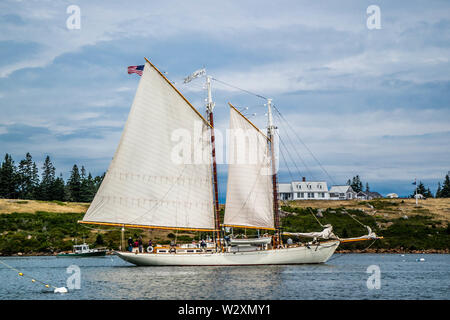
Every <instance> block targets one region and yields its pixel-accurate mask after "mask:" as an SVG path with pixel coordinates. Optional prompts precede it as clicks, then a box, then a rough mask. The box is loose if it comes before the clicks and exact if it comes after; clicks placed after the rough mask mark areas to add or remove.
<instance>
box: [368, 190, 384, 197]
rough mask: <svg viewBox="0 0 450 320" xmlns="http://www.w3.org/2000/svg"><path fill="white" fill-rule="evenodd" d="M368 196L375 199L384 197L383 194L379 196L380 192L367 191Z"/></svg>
mask: <svg viewBox="0 0 450 320" xmlns="http://www.w3.org/2000/svg"><path fill="white" fill-rule="evenodd" d="M366 194H368V195H369V196H371V197H372V198H375V197H379V198H382V197H383V196H382V195H381V194H379V193H378V192H374V191H367V192H366Z"/></svg>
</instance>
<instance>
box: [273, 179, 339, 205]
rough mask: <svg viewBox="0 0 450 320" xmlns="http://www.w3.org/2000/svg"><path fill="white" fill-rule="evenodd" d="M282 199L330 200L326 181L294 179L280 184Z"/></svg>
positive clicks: (279, 193)
mask: <svg viewBox="0 0 450 320" xmlns="http://www.w3.org/2000/svg"><path fill="white" fill-rule="evenodd" d="M278 196H279V198H280V200H328V199H329V197H330V195H329V193H328V186H327V183H326V181H306V180H305V178H303V181H292V182H291V183H280V184H278Z"/></svg>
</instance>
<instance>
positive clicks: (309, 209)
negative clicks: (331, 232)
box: [308, 207, 323, 228]
mask: <svg viewBox="0 0 450 320" xmlns="http://www.w3.org/2000/svg"><path fill="white" fill-rule="evenodd" d="M308 211H309V212H310V213H311V215H312V216H313V217H314V219H316V221H317V223H318V224H320V226H321V227H322V228H323V224H321V223H320V221H319V219H317V217H316V215H315V214H314V213H313V212H312V210H311V208H310V207H308Z"/></svg>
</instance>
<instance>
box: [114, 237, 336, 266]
mask: <svg viewBox="0 0 450 320" xmlns="http://www.w3.org/2000/svg"><path fill="white" fill-rule="evenodd" d="M338 246H339V241H328V242H324V243H321V244H320V245H311V246H310V247H309V248H308V247H304V246H302V247H291V248H283V249H277V250H259V251H247V252H223V253H222V252H221V253H192V254H191V253H188V254H185V253H172V254H169V253H132V252H116V254H117V255H118V256H119V257H120V258H122V259H123V260H125V261H128V262H131V263H133V264H135V265H138V266H234V265H272V264H306V263H324V262H326V261H327V260H328V259H329V258H330V257H331V256H332V255H333V253H334V251H335V250H336V248H337V247H338Z"/></svg>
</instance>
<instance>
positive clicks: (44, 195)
mask: <svg viewBox="0 0 450 320" xmlns="http://www.w3.org/2000/svg"><path fill="white" fill-rule="evenodd" d="M54 184H55V167H54V166H53V163H52V162H51V160H50V157H49V156H47V157H46V158H45V161H44V165H43V166H42V181H41V184H40V185H39V192H38V194H39V195H38V198H39V200H47V201H48V200H54V199H53V194H52V192H53V188H54Z"/></svg>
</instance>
